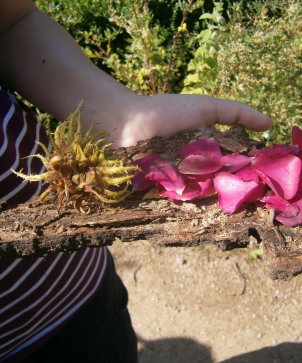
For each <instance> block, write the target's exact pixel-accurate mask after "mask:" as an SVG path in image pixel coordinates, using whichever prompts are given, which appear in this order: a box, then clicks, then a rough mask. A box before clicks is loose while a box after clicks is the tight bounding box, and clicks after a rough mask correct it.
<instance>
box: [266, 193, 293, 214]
mask: <svg viewBox="0 0 302 363" xmlns="http://www.w3.org/2000/svg"><path fill="white" fill-rule="evenodd" d="M260 201H261V202H264V203H266V208H268V209H271V208H274V209H275V210H276V211H278V212H281V214H282V216H284V217H288V218H290V217H295V216H296V215H297V214H298V212H299V208H298V207H297V206H295V205H293V204H291V203H289V202H288V201H287V200H284V199H282V198H280V197H279V196H278V195H267V196H265V197H263V198H262V199H261V200H260Z"/></svg>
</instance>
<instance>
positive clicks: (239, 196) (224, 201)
mask: <svg viewBox="0 0 302 363" xmlns="http://www.w3.org/2000/svg"><path fill="white" fill-rule="evenodd" d="M214 187H215V189H216V191H217V193H218V200H219V205H220V208H221V209H222V211H223V212H225V213H234V212H236V211H237V210H238V208H239V207H240V206H241V205H242V204H243V203H244V202H246V200H247V199H248V198H249V196H250V195H251V194H252V192H253V191H255V189H256V188H257V187H258V182H256V181H255V180H251V181H243V180H242V179H241V178H240V177H239V176H237V175H234V174H229V173H226V172H221V173H219V174H218V175H217V176H216V177H215V179H214Z"/></svg>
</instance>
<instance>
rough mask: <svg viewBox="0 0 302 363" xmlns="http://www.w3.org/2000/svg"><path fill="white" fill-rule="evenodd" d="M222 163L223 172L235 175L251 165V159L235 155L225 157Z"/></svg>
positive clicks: (221, 160)
mask: <svg viewBox="0 0 302 363" xmlns="http://www.w3.org/2000/svg"><path fill="white" fill-rule="evenodd" d="M220 162H221V163H222V164H224V166H223V168H222V171H226V172H228V173H235V172H236V171H238V170H240V169H243V168H244V167H245V166H247V165H249V164H250V163H251V158H249V157H248V156H245V155H242V154H239V153H234V154H228V155H224V156H223V157H222V158H221V159H220Z"/></svg>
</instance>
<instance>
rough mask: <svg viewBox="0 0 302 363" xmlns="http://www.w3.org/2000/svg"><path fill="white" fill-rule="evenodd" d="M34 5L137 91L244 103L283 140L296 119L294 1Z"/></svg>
mask: <svg viewBox="0 0 302 363" xmlns="http://www.w3.org/2000/svg"><path fill="white" fill-rule="evenodd" d="M35 3H36V5H37V6H38V7H39V8H40V10H42V11H43V12H46V13H48V14H49V15H50V16H51V17H52V18H54V19H55V20H57V21H58V22H59V23H60V24H62V25H63V26H64V28H65V29H66V30H68V31H69V32H70V33H71V35H72V36H73V37H74V38H75V39H76V41H77V42H78V43H79V44H80V46H81V47H82V49H83V50H84V52H85V53H86V54H87V56H88V57H89V58H90V59H91V60H92V61H93V62H94V63H95V64H96V65H97V66H98V67H100V68H101V69H103V70H105V71H106V72H108V73H109V74H111V75H112V76H114V77H115V78H116V79H118V80H119V81H120V82H122V83H123V84H125V85H126V86H127V87H129V88H131V89H132V90H134V91H136V92H138V93H139V94H142V95H154V94H156V93H166V92H171V93H195V94H207V95H211V96H215V97H220V98H226V99H232V100H237V101H242V102H246V103H248V104H250V105H251V106H253V107H255V108H257V109H258V110H260V111H262V112H264V113H266V114H268V115H269V116H271V117H272V118H273V119H274V121H275V125H274V126H273V128H272V129H271V130H270V131H268V132H265V133H264V134H262V135H260V136H261V137H264V138H265V139H266V140H268V141H272V142H279V143H287V142H290V134H291V128H292V126H293V125H302V102H301V101H302V99H301V86H302V67H301V66H302V7H301V0H270V1H269V0H267V1H264V0H250V1H240V0H233V1H226V0H225V1H212V0H170V1H166V0H37V1H35ZM37 111H38V112H39V113H40V116H41V118H42V119H47V118H48V115H46V114H44V113H43V112H42V111H39V110H37ZM252 136H255V135H252ZM258 137H259V135H258Z"/></svg>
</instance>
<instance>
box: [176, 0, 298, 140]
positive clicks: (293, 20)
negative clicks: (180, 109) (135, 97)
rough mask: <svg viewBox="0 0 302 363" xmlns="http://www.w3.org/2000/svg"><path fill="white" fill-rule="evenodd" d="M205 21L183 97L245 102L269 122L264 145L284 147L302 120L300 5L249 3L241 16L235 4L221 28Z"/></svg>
mask: <svg viewBox="0 0 302 363" xmlns="http://www.w3.org/2000/svg"><path fill="white" fill-rule="evenodd" d="M220 12H221V10H220ZM212 15H213V14H212ZM203 17H204V18H205V15H204V16H203ZM208 19H209V21H210V23H209V27H208V29H207V30H206V31H203V32H201V34H200V36H199V38H198V41H199V47H198V49H197V50H196V51H195V54H194V57H193V59H192V60H191V61H190V63H189V65H188V75H187V76H186V78H185V80H184V83H185V87H184V89H183V91H182V92H183V93H206V94H208V95H212V96H216V97H220V98H227V99H233V100H239V101H242V102H246V103H248V104H250V105H251V106H253V107H255V108H257V109H258V110H260V111H262V112H264V113H266V114H268V115H270V116H271V117H272V118H273V119H274V121H275V125H274V126H273V128H272V129H271V130H270V131H269V132H266V133H265V134H264V136H265V137H266V138H267V139H268V140H273V141H275V142H276V141H277V142H288V141H289V138H290V134H291V128H292V126H293V125H294V124H300V125H301V116H302V112H301V111H302V103H301V86H302V73H301V68H302V33H301V29H302V8H301V4H300V2H299V1H297V0H295V1H294V0H286V1H274V2H265V3H264V4H262V3H261V2H256V3H255V2H254V5H253V7H250V8H248V9H245V10H244V9H243V8H242V5H241V4H238V3H236V4H235V5H234V6H233V7H232V9H231V10H230V13H229V22H228V23H227V24H226V25H224V26H217V24H218V22H217V20H215V18H214V17H213V16H212V17H211V14H209V16H208Z"/></svg>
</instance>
